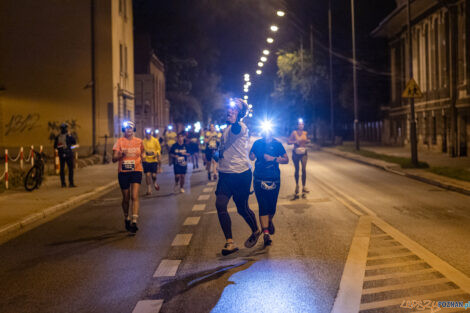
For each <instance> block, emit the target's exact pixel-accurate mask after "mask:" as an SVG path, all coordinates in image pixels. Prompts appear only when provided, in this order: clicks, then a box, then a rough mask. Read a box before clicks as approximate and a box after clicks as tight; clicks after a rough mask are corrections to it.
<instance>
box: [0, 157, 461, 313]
mask: <svg viewBox="0 0 470 313" xmlns="http://www.w3.org/2000/svg"><path fill="white" fill-rule="evenodd" d="M308 162H309V163H308V182H307V185H308V188H309V189H310V191H311V192H310V193H309V194H308V196H307V199H299V200H295V201H294V200H292V195H293V191H294V187H295V185H294V179H293V165H292V163H290V164H287V165H283V166H281V172H282V185H281V193H280V197H279V205H278V211H277V214H276V217H275V220H274V222H275V225H276V234H275V235H274V236H272V238H273V245H272V246H271V247H269V248H264V247H263V246H262V240H260V241H259V243H258V245H257V246H255V247H254V248H252V249H246V248H244V247H243V242H244V241H245V240H246V238H247V237H248V236H249V233H250V231H249V228H248V226H247V225H246V224H245V222H244V221H243V220H242V218H241V217H239V216H238V215H237V213H236V211H235V210H234V206H233V203H231V208H232V209H231V212H232V213H231V216H232V225H233V233H234V240H235V242H236V243H237V244H238V246H239V247H240V251H239V252H238V253H236V254H234V255H231V256H227V257H223V256H221V254H220V250H221V248H222V247H223V244H224V238H223V234H222V231H221V230H220V227H219V223H218V218H217V214H216V211H215V206H214V201H215V197H214V189H215V185H213V184H210V185H208V183H207V176H206V174H205V172H204V171H199V172H197V171H196V172H193V173H191V174H190V175H188V177H187V186H188V188H187V189H186V193H185V194H174V193H173V182H172V179H173V178H172V173H171V171H170V169H168V168H167V169H166V171H165V173H164V174H161V175H160V177H159V181H160V185H161V186H162V188H161V190H160V191H159V192H158V193H156V194H154V196H150V197H144V196H143V197H142V198H141V199H142V200H141V205H142V208H141V213H140V222H139V227H140V230H139V232H138V233H137V235H136V236H129V235H128V234H127V233H126V232H125V231H123V218H122V213H121V209H120V193H119V191H118V190H114V191H112V192H110V193H109V194H107V195H105V196H103V197H102V198H100V199H97V200H93V201H91V202H90V203H88V204H85V205H83V206H81V207H79V208H77V209H74V210H73V211H71V212H68V213H66V214H65V215H62V216H61V217H59V218H57V219H55V220H53V221H51V222H49V223H46V224H43V225H41V226H40V227H38V228H36V229H34V230H32V231H30V232H28V233H26V234H23V235H22V236H20V237H18V238H16V239H14V240H11V241H9V242H7V243H5V244H3V245H1V246H0V256H1V257H0V294H1V297H0V312H2V313H3V312H15V313H18V312H133V310H134V312H150V311H149V310H148V307H152V306H153V311H154V312H158V310H160V311H161V312H331V311H332V309H333V308H334V307H335V310H336V312H351V313H353V312H357V311H359V310H361V312H414V311H415V310H416V309H410V308H403V307H402V308H400V304H401V303H402V300H403V299H405V298H409V299H415V300H426V299H428V298H429V299H441V300H460V301H468V300H470V296H469V295H468V289H466V288H468V287H469V286H470V285H466V283H468V276H470V262H469V260H470V249H469V248H470V243H469V241H468V238H470V227H468V225H470V197H468V196H464V195H461V194H458V193H454V192H451V191H446V190H443V189H439V188H436V187H433V186H430V185H427V184H424V183H421V182H418V181H414V180H411V179H409V178H405V177H401V176H398V175H395V174H391V173H387V172H384V171H381V170H379V169H376V168H373V167H368V166H365V165H361V164H358V163H355V162H352V161H348V160H345V159H342V158H339V157H335V156H332V155H330V154H326V153H323V152H310V154H309V161H308ZM142 192H144V188H142ZM250 206H251V207H252V209H253V210H254V211H255V213H256V214H257V213H258V212H257V211H258V210H257V205H256V199H255V197H254V195H253V196H252V197H250ZM188 218H189V219H188ZM361 225H362V226H361ZM358 229H359V231H358ZM364 230H366V231H364ZM358 234H359V235H358ZM361 234H362V235H361ZM358 238H359V239H361V240H362V239H364V240H366V241H365V242H366V243H367V244H366V245H365V246H363V247H362V248H359V249H358V247H361V246H360V245H359V246H358V245H357V243H358V242H360V240H359V239H358ZM361 253H362V254H363V256H362V259H361V258H360V257H359V255H362V254H361ZM358 259H359V260H363V262H362V263H363V264H362V263H361V262H356V263H354V260H358ZM357 264H359V265H357ZM361 264H362V265H361ZM354 266H356V267H354ZM351 269H353V270H351ZM351 273H352V274H351ZM351 275H352V276H351ZM154 276H155V277H154ZM340 286H341V288H340ZM335 299H346V300H345V303H346V304H347V305H349V307H348V308H347V309H345V308H344V307H343V308H342V309H340V310H339V311H338V308H341V307H340V306H339V302H341V301H339V300H337V301H336V302H337V303H335ZM162 303H163V305H162ZM355 303H356V306H354V305H355ZM355 307H357V308H355ZM462 311H463V310H462ZM443 312H446V311H444V310H443ZM449 312H450V311H449ZM453 312H456V311H453Z"/></svg>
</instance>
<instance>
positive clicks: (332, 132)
mask: <svg viewBox="0 0 470 313" xmlns="http://www.w3.org/2000/svg"><path fill="white" fill-rule="evenodd" d="M331 23H332V21H331V0H329V1H328V38H329V57H330V75H329V85H330V135H331V141H332V142H333V143H334V140H335V116H334V112H335V109H334V104H333V54H332V49H333V37H332V25H331Z"/></svg>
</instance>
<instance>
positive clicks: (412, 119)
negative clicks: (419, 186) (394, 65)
mask: <svg viewBox="0 0 470 313" xmlns="http://www.w3.org/2000/svg"><path fill="white" fill-rule="evenodd" d="M407 9H408V55H409V58H408V65H409V71H410V80H411V79H413V40H412V38H411V0H408V8H407ZM410 114H411V117H410V143H411V163H412V164H413V165H414V166H416V167H417V166H418V145H417V142H416V118H415V99H414V98H413V97H411V98H410Z"/></svg>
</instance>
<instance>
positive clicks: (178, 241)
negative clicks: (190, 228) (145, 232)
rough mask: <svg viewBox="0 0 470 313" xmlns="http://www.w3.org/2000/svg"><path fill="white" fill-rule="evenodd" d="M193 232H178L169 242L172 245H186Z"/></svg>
mask: <svg viewBox="0 0 470 313" xmlns="http://www.w3.org/2000/svg"><path fill="white" fill-rule="evenodd" d="M192 236H193V234H178V235H176V237H175V239H173V242H172V243H171V245H172V246H187V245H189V242H190V241H191V237H192Z"/></svg>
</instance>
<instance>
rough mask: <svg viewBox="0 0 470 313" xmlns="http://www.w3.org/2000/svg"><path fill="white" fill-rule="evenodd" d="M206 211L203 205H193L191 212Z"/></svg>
mask: <svg viewBox="0 0 470 313" xmlns="http://www.w3.org/2000/svg"><path fill="white" fill-rule="evenodd" d="M205 209H206V205H205V204H195V205H194V206H193V209H192V210H193V211H204V210H205Z"/></svg>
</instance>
